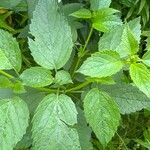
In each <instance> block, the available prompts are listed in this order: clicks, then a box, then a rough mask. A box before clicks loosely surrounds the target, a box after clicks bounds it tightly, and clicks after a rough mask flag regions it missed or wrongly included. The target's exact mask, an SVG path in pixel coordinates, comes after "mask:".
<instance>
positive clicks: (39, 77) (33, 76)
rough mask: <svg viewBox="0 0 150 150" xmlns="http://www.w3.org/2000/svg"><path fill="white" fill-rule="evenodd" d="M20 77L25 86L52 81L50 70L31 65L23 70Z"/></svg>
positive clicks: (39, 84) (45, 83) (45, 84)
mask: <svg viewBox="0 0 150 150" xmlns="http://www.w3.org/2000/svg"><path fill="white" fill-rule="evenodd" d="M20 79H21V80H22V81H23V83H24V84H25V85H27V86H31V87H43V86H47V85H50V84H51V83H52V82H53V77H52V75H51V71H49V70H48V69H45V68H42V67H32V68H29V69H27V70H25V71H24V72H23V73H22V74H21V75H20Z"/></svg>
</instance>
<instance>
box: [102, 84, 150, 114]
mask: <svg viewBox="0 0 150 150" xmlns="http://www.w3.org/2000/svg"><path fill="white" fill-rule="evenodd" d="M99 87H100V89H102V90H104V91H105V92H107V93H109V95H110V96H111V97H112V98H113V99H114V100H115V101H116V103H117V104H118V106H119V109H120V112H121V113H122V114H130V113H133V112H136V111H140V110H142V109H143V108H149V107H150V99H149V98H147V96H146V95H145V94H144V93H142V92H141V91H140V90H138V88H136V87H134V86H131V85H130V84H129V85H128V84H123V83H118V84H115V85H111V86H106V85H105V86H99Z"/></svg>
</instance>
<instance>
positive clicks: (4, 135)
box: [0, 97, 29, 150]
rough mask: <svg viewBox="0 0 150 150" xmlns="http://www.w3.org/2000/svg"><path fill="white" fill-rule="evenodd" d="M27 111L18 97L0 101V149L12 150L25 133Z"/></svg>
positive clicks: (27, 117)
mask: <svg viewBox="0 0 150 150" xmlns="http://www.w3.org/2000/svg"><path fill="white" fill-rule="evenodd" d="M28 119H29V111H28V108H27V105H26V104H25V102H24V101H22V100H21V99H20V98H18V97H14V98H11V99H2V100H0V149H1V150H13V148H14V147H15V145H16V144H17V142H18V141H20V140H21V139H22V137H23V135H24V134H25V132H26V128H27V126H28Z"/></svg>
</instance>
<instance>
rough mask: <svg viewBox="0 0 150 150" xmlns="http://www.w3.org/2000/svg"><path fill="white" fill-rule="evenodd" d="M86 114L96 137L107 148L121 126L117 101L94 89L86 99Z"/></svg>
mask: <svg viewBox="0 0 150 150" xmlns="http://www.w3.org/2000/svg"><path fill="white" fill-rule="evenodd" d="M84 112H85V117H86V120H87V122H88V123H89V124H90V126H91V127H92V129H93V131H94V132H95V134H96V136H97V137H98V139H99V140H100V142H101V143H102V145H103V146H106V144H107V143H108V142H109V141H110V140H111V138H112V137H113V135H114V134H115V132H116V130H117V127H118V125H119V120H120V113H119V108H118V106H117V105H116V103H115V101H114V100H113V99H112V98H111V97H110V96H109V95H108V94H106V93H105V92H101V91H99V90H98V89H96V88H95V89H92V90H90V91H89V92H88V94H87V95H86V97H85V99H84Z"/></svg>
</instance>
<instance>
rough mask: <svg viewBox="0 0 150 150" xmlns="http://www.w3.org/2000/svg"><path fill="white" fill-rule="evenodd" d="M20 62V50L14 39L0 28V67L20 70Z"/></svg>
mask: <svg viewBox="0 0 150 150" xmlns="http://www.w3.org/2000/svg"><path fill="white" fill-rule="evenodd" d="M21 62H22V59H21V52H20V49H19V44H18V43H17V41H16V39H15V38H13V36H12V35H11V34H10V33H8V32H7V31H4V30H2V29H0V69H5V70H9V69H14V70H16V71H20V69H21Z"/></svg>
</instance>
